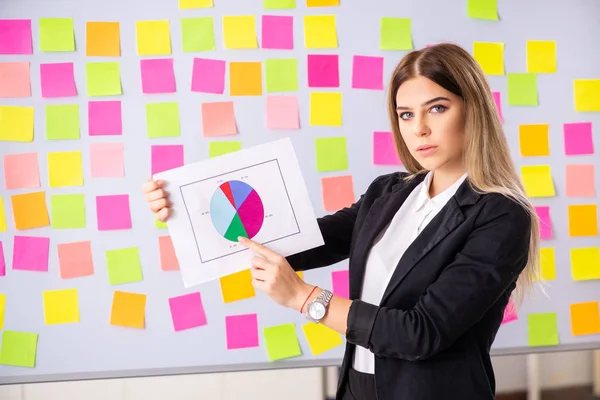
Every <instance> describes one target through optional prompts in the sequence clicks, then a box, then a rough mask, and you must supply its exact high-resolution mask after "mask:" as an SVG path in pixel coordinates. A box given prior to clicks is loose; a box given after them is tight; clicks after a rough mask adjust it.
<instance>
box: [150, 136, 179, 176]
mask: <svg viewBox="0 0 600 400" xmlns="http://www.w3.org/2000/svg"><path fill="white" fill-rule="evenodd" d="M150 151H151V163H152V168H151V170H152V172H151V173H152V175H154V174H158V173H159V172H163V171H167V170H169V169H173V168H177V167H181V166H183V145H180V144H157V145H153V146H152V147H151V150H150Z"/></svg>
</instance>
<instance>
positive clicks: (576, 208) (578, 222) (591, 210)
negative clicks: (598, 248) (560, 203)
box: [568, 204, 598, 236]
mask: <svg viewBox="0 0 600 400" xmlns="http://www.w3.org/2000/svg"><path fill="white" fill-rule="evenodd" d="M568 209H569V213H568V214H569V236H597V235H598V210H597V206H596V204H569V205H568Z"/></svg>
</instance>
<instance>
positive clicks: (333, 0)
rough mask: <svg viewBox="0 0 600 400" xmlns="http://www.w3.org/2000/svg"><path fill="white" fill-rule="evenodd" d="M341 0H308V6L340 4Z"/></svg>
mask: <svg viewBox="0 0 600 400" xmlns="http://www.w3.org/2000/svg"><path fill="white" fill-rule="evenodd" d="M339 5H340V0H306V7H331V6H339Z"/></svg>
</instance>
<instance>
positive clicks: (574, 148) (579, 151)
mask: <svg viewBox="0 0 600 400" xmlns="http://www.w3.org/2000/svg"><path fill="white" fill-rule="evenodd" d="M563 133H564V143H565V154H566V155H568V156H575V155H583V154H594V142H593V140H592V123H591V122H573V123H565V124H563Z"/></svg>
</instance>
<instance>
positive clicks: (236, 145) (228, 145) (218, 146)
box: [208, 140, 242, 158]
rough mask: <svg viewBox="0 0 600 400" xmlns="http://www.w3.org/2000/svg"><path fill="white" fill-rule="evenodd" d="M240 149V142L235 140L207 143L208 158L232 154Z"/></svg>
mask: <svg viewBox="0 0 600 400" xmlns="http://www.w3.org/2000/svg"><path fill="white" fill-rule="evenodd" d="M241 149H242V142H240V141H237V140H231V141H229V140H228V141H214V142H209V144H208V156H209V157H210V158H212V157H218V156H222V155H223V154H228V153H233V152H234V151H238V150H241Z"/></svg>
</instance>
